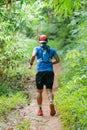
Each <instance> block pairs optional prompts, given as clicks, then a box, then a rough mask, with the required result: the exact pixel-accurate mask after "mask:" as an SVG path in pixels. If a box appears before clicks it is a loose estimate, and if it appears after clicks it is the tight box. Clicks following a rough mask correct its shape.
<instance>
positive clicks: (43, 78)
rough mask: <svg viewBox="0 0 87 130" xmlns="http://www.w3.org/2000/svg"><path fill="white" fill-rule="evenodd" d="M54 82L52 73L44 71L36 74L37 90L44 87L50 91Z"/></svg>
mask: <svg viewBox="0 0 87 130" xmlns="http://www.w3.org/2000/svg"><path fill="white" fill-rule="evenodd" d="M53 82H54V72H52V71H44V72H38V73H37V74H36V86H37V89H43V86H44V85H45V86H46V88H47V89H52V86H53Z"/></svg>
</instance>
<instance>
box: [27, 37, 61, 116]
mask: <svg viewBox="0 0 87 130" xmlns="http://www.w3.org/2000/svg"><path fill="white" fill-rule="evenodd" d="M47 42H48V38H47V36H46V35H41V36H40V37H39V43H40V46H38V47H35V48H34V50H33V54H32V57H31V59H30V64H29V69H31V68H32V65H33V62H34V60H35V57H36V58H37V73H36V87H37V92H38V95H37V104H38V107H39V109H38V112H37V115H38V116H42V115H43V110H42V92H43V88H44V85H45V86H46V90H47V94H48V99H49V106H50V115H51V116H54V115H55V114H56V111H55V107H54V103H53V93H52V88H53V82H54V70H53V65H54V64H57V63H59V61H60V59H59V57H58V55H57V52H56V51H55V49H53V48H51V47H49V46H48V45H47ZM53 58H54V61H52V59H53Z"/></svg>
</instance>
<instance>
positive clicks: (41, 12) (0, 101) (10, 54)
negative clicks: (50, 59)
mask: <svg viewBox="0 0 87 130" xmlns="http://www.w3.org/2000/svg"><path fill="white" fill-rule="evenodd" d="M86 6H87V2H86V0H83V1H81V0H78V1H77V0H74V1H72V0H66V1H65V0H62V1H58V0H50V1H46V0H43V1H41V0H36V1H35V0H32V1H28V0H21V1H16V0H14V1H9V0H5V1H4V0H1V1H0V115H1V117H2V118H3V117H4V118H5V115H6V114H5V113H8V112H11V111H12V109H13V108H15V107H16V106H17V105H18V104H20V103H27V102H28V100H27V98H26V95H25V93H24V92H23V91H22V88H23V87H24V86H25V80H26V78H27V77H29V76H31V75H33V73H34V71H35V70H34V69H33V70H32V71H29V70H28V62H29V58H30V55H31V52H32V50H33V47H34V46H36V45H37V39H38V36H39V35H40V34H42V33H45V34H47V35H48V37H49V44H50V45H51V46H52V47H54V48H55V49H56V50H57V51H58V54H59V56H60V59H61V64H62V73H61V74H60V75H59V76H58V78H59V88H58V92H57V94H56V97H55V104H56V108H57V109H58V111H59V113H60V117H61V120H62V122H63V124H64V126H65V128H64V130H65V129H66V130H86V129H87V99H86V98H87V58H86V57H87V9H86ZM25 123H26V122H24V124H25ZM18 127H21V126H18Z"/></svg>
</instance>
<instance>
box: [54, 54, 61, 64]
mask: <svg viewBox="0 0 87 130" xmlns="http://www.w3.org/2000/svg"><path fill="white" fill-rule="evenodd" d="M54 59H55V61H53V65H54V64H57V63H59V62H60V59H59V57H58V56H54Z"/></svg>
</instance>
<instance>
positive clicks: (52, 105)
mask: <svg viewBox="0 0 87 130" xmlns="http://www.w3.org/2000/svg"><path fill="white" fill-rule="evenodd" d="M47 94H48V99H49V102H50V115H51V116H54V115H55V114H56V111H55V107H54V102H53V98H54V95H53V93H52V89H47Z"/></svg>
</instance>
